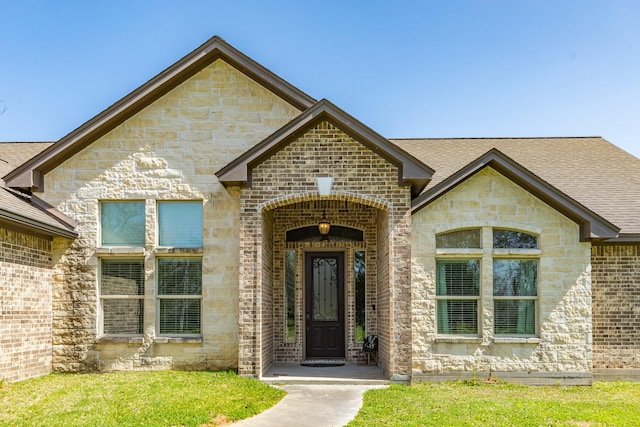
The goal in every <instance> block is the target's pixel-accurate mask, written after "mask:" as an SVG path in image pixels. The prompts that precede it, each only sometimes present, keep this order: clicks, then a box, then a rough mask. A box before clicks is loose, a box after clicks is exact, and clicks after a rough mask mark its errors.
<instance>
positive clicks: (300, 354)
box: [271, 200, 378, 362]
mask: <svg viewBox="0 0 640 427" xmlns="http://www.w3.org/2000/svg"><path fill="white" fill-rule="evenodd" d="M271 212H273V215H274V224H275V227H274V233H273V236H274V237H273V242H274V250H273V254H274V257H273V259H274V276H273V299H274V310H273V313H274V317H273V328H272V330H273V341H274V346H275V359H274V361H275V362H300V361H302V360H304V358H305V354H304V350H305V343H304V338H305V335H304V325H305V323H304V322H305V320H304V312H305V304H304V294H305V287H304V286H305V283H304V280H305V279H304V277H305V276H304V252H305V250H318V249H320V250H325V249H327V248H333V249H335V250H336V251H344V252H345V257H344V262H345V275H346V280H345V290H346V298H345V304H346V310H345V316H346V319H345V320H346V321H345V327H346V334H345V336H346V343H347V345H346V353H347V354H346V359H347V360H348V361H355V360H356V358H357V355H358V352H359V349H360V348H361V347H362V345H361V343H356V341H355V336H354V334H355V332H354V330H355V281H354V267H353V266H354V255H353V253H354V251H365V252H366V285H365V286H366V290H365V293H366V298H365V299H366V308H365V333H366V334H367V335H368V334H375V333H377V316H378V314H377V310H374V309H373V306H377V294H376V283H377V272H376V263H377V250H376V236H377V230H376V213H377V209H376V208H373V207H371V206H367V205H362V204H360V203H350V202H346V201H338V200H331V201H328V200H315V201H308V202H298V203H293V204H291V205H287V206H283V207H280V208H277V209H274V210H273V211H271ZM322 212H326V214H327V218H329V219H330V222H331V225H332V226H333V225H343V226H347V227H352V228H357V229H360V230H363V231H364V238H365V241H364V242H351V241H350V242H342V241H335V242H334V241H321V242H285V234H286V231H287V230H291V229H295V228H299V227H305V226H309V225H312V226H315V225H316V224H317V223H318V221H319V220H320V218H321V214H322ZM286 250H295V251H296V282H295V323H296V332H295V340H294V341H291V342H287V341H286V340H285V336H284V334H285V329H286V326H285V325H286V323H285V315H286V312H285V307H284V253H285V251H286Z"/></svg>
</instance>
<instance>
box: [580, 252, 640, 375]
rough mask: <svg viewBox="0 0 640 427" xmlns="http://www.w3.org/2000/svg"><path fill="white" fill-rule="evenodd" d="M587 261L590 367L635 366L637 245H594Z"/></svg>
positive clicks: (639, 335) (639, 293) (639, 309)
mask: <svg viewBox="0 0 640 427" xmlns="http://www.w3.org/2000/svg"><path fill="white" fill-rule="evenodd" d="M591 262H592V272H591V275H592V280H593V285H592V286H593V367H594V368H601V369H638V368H640V245H631V244H629V245H597V246H594V247H593V248H592V249H591ZM636 377H637V374H636Z"/></svg>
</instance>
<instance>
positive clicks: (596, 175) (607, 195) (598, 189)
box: [391, 137, 640, 241]
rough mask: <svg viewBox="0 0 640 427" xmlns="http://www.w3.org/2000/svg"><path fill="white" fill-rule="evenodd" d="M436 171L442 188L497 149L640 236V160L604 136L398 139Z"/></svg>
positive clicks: (627, 234)
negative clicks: (458, 172) (458, 173)
mask: <svg viewBox="0 0 640 427" xmlns="http://www.w3.org/2000/svg"><path fill="white" fill-rule="evenodd" d="M391 141H392V142H394V143H395V144H398V145H399V146H401V147H402V148H403V149H405V150H407V151H409V152H410V153H411V154H413V155H414V156H416V157H417V158H419V159H421V160H423V161H426V160H428V161H429V165H430V166H432V167H433V168H434V169H435V170H436V173H435V174H434V176H433V179H432V181H431V183H430V184H429V186H428V187H427V188H426V189H425V192H426V191H429V190H430V189H431V188H433V187H436V186H439V185H440V183H441V182H442V181H444V180H445V179H447V178H448V177H450V176H452V175H454V174H455V173H456V172H457V171H459V170H461V169H462V168H464V167H465V166H466V165H468V164H469V163H471V162H473V161H475V160H476V159H478V158H480V157H482V156H483V155H484V154H485V153H487V152H488V151H490V150H492V149H496V150H499V151H500V152H501V153H503V154H504V155H505V156H507V157H508V158H509V159H512V161H513V162H515V163H517V164H518V165H520V167H522V168H524V169H526V170H527V171H529V172H530V174H532V175H533V176H535V177H537V179H539V180H541V181H544V182H546V183H548V184H549V185H550V186H551V187H553V188H555V189H556V190H557V191H560V192H561V193H563V194H564V195H566V196H567V197H569V198H570V199H572V200H573V201H575V202H577V203H578V204H580V205H582V206H583V207H585V208H586V209H588V210H590V211H592V212H593V213H596V214H597V215H598V216H600V217H601V218H605V219H606V221H608V222H610V223H613V224H615V226H616V227H618V228H620V237H618V238H616V241H618V240H620V239H623V238H632V237H633V235H634V234H635V240H636V241H637V240H638V236H640V214H638V213H639V212H640V159H637V158H635V157H634V156H632V155H631V154H629V153H626V152H625V151H624V150H622V149H620V148H618V147H616V146H615V145H613V144H611V143H610V142H608V141H607V140H605V139H603V138H601V137H553V138H551V137H550V138H446V139H444V138H421V139H392V140H391Z"/></svg>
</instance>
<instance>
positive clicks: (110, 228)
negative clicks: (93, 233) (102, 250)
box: [100, 201, 145, 246]
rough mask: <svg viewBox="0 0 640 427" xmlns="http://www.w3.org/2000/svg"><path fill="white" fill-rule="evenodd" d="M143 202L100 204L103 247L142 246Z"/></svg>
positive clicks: (108, 202) (143, 225) (109, 202)
mask: <svg viewBox="0 0 640 427" xmlns="http://www.w3.org/2000/svg"><path fill="white" fill-rule="evenodd" d="M144 215H145V214H144V202H129V201H104V202H102V203H100V225H101V234H102V245H103V246H144V227H145V216H144Z"/></svg>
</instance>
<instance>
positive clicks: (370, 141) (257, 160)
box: [216, 99, 434, 197]
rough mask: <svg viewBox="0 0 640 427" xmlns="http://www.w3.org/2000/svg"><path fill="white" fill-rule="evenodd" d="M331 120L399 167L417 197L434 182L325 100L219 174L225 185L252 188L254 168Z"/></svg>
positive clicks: (401, 152) (416, 163) (427, 172)
mask: <svg viewBox="0 0 640 427" xmlns="http://www.w3.org/2000/svg"><path fill="white" fill-rule="evenodd" d="M322 121H328V122H330V123H331V124H332V125H334V126H336V127H337V128H339V129H340V130H342V131H343V132H345V133H346V134H348V135H349V136H351V137H352V138H354V139H355V140H356V141H358V142H360V143H361V144H363V145H364V146H365V147H367V148H369V149H370V150H372V151H374V152H375V153H377V154H378V155H380V156H381V157H383V158H385V159H386V160H388V161H389V162H390V163H392V164H394V165H396V166H397V167H398V185H405V184H406V183H409V184H411V190H412V196H413V197H416V196H417V195H418V194H420V192H421V191H422V190H423V189H424V188H425V187H426V185H427V184H428V183H429V181H430V180H431V177H432V175H433V174H434V170H433V169H431V168H430V167H429V166H427V165H425V164H424V163H422V162H421V161H420V160H418V159H416V158H415V157H414V156H412V155H411V154H409V153H408V152H406V151H404V150H403V149H401V148H400V147H398V146H396V145H395V144H393V143H391V142H390V141H389V140H388V139H386V138H384V137H383V136H381V135H380V134H378V133H376V132H375V131H373V130H372V129H371V128H369V127H367V126H366V125H364V124H363V123H362V122H360V121H359V120H357V119H355V118H354V117H353V116H351V115H349V114H348V113H346V112H345V111H344V110H342V109H340V108H338V107H337V106H335V105H334V104H333V103H331V102H330V101H328V100H326V99H322V100H320V101H318V102H317V103H316V104H315V105H314V106H312V107H310V108H309V109H307V110H306V111H305V112H303V113H302V114H301V115H300V116H298V117H296V118H295V119H293V120H292V121H291V122H289V123H287V124H286V125H285V126H283V127H282V128H280V129H279V130H277V131H276V132H274V133H273V134H272V135H271V136H269V137H267V138H266V139H264V140H263V141H261V142H260V143H258V144H257V145H255V146H254V147H253V148H251V149H249V150H248V151H246V152H245V153H244V154H242V155H241V156H240V157H238V158H236V159H235V160H233V161H232V162H231V163H229V164H228V165H226V166H225V167H223V168H222V169H220V170H219V171H218V172H216V176H217V177H218V179H219V180H220V182H221V183H222V184H223V185H225V186H229V185H240V186H244V185H248V186H251V172H252V169H253V168H255V167H256V166H258V165H260V164H261V163H262V162H263V161H265V160H266V159H268V158H269V157H271V156H272V155H274V154H275V153H277V152H278V151H280V150H282V149H283V148H284V147H286V146H287V145H289V144H290V143H291V142H293V141H294V140H296V138H298V137H299V136H300V135H302V134H303V133H304V132H306V131H307V130H309V129H310V128H312V127H313V126H315V125H316V124H318V123H320V122H322Z"/></svg>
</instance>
